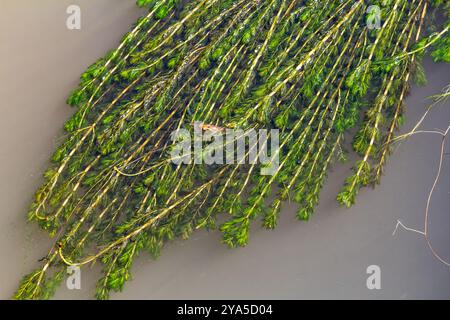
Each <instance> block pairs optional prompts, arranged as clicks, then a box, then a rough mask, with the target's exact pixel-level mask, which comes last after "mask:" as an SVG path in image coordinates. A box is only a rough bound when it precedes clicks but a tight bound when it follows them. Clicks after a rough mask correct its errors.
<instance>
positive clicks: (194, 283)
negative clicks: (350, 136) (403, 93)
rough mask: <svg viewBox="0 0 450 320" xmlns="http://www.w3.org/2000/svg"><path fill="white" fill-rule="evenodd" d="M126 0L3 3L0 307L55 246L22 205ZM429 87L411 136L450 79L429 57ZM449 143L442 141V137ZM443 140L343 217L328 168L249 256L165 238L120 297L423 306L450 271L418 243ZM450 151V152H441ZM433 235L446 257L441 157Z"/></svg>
mask: <svg viewBox="0 0 450 320" xmlns="http://www.w3.org/2000/svg"><path fill="white" fill-rule="evenodd" d="M134 2H135V1H134V0H95V1H92V0H76V1H75V0H39V1H37V0H26V1H17V0H1V1H0V97H1V102H0V299H8V298H10V297H11V296H12V294H13V293H14V291H15V289H16V287H17V284H18V282H19V281H20V279H21V277H22V276H23V275H24V274H26V273H28V272H30V271H31V270H32V269H33V268H35V267H36V266H37V265H38V264H39V262H38V259H40V258H41V257H43V256H44V255H45V253H46V252H47V249H48V246H49V245H50V244H51V240H50V239H48V237H47V236H46V235H45V234H44V233H43V232H41V231H40V230H38V228H37V227H36V226H35V225H34V224H28V223H26V212H27V207H28V204H29V202H30V200H31V198H32V195H33V193H34V191H35V189H36V188H37V187H38V186H39V184H40V182H41V181H42V180H41V174H42V172H43V171H44V169H45V168H46V166H47V164H48V159H49V157H50V155H51V153H52V151H53V150H54V148H55V145H56V144H57V142H58V137H59V136H60V135H61V128H62V125H63V123H64V122H65V120H66V119H67V118H68V117H69V116H70V114H71V112H72V110H71V109H70V108H69V107H68V106H66V104H65V99H66V97H67V95H68V93H69V92H70V91H71V89H73V88H74V87H75V86H76V84H77V79H78V77H79V75H80V74H81V73H82V71H83V70H84V69H85V68H86V67H87V66H89V65H90V64H91V63H92V62H94V61H95V60H96V59H97V58H98V57H100V56H101V55H103V54H104V53H105V52H106V51H107V50H108V49H110V48H113V47H114V46H116V45H117V43H118V41H119V39H120V38H121V35H122V34H123V33H124V32H126V31H127V30H128V29H129V27H130V25H131V23H132V22H134V21H135V20H136V18H137V17H138V16H139V15H140V14H141V13H142V12H141V11H140V10H138V9H137V8H136V7H135V5H134ZM71 4H77V5H79V6H80V7H81V9H82V28H81V30H74V31H70V30H68V29H67V28H66V24H65V22H66V18H67V14H66V8H67V7H68V6H69V5H71ZM425 68H426V71H427V75H428V80H429V81H428V85H426V86H424V87H420V88H417V87H414V88H413V90H412V94H411V95H410V96H409V97H408V100H407V105H408V109H407V114H406V116H407V122H406V125H405V126H404V129H403V131H405V132H406V131H407V130H410V129H411V128H412V127H413V126H414V124H415V123H416V122H417V121H418V119H419V118H420V117H421V115H422V114H423V112H424V110H425V107H426V105H427V101H426V97H427V96H429V95H432V94H435V93H438V92H439V91H440V90H441V89H442V88H443V87H444V86H445V85H447V84H448V83H450V66H449V65H443V64H433V63H431V62H430V61H429V60H427V61H426V63H425ZM449 124H450V102H446V103H445V104H443V105H441V106H439V107H437V108H436V109H435V110H434V111H433V112H432V113H431V114H430V116H429V118H428V119H427V120H426V121H425V122H424V125H423V128H424V129H434V128H441V129H443V128H447V126H448V125H449ZM449 145H450V142H449ZM439 148H440V138H439V137H438V136H435V135H417V136H415V137H414V138H411V139H410V140H408V141H405V142H403V143H401V144H400V145H399V146H398V147H397V148H396V149H397V150H396V152H395V153H394V155H393V156H392V157H391V158H390V160H389V162H388V165H387V167H386V176H385V177H384V179H383V180H382V184H381V186H379V187H378V188H376V189H375V190H369V189H367V190H363V191H362V192H361V194H360V196H359V198H358V203H357V204H356V205H355V206H354V207H353V208H351V209H344V208H341V207H339V206H338V205H337V204H336V201H335V200H334V199H335V196H336V194H337V191H338V190H339V188H340V186H341V184H342V181H343V180H344V178H345V177H346V175H348V174H349V165H348V164H345V165H336V166H335V168H334V169H333V171H332V172H331V174H330V177H329V180H328V183H327V185H326V187H325V189H324V190H323V192H322V198H321V203H320V206H319V208H318V209H317V211H316V213H315V215H314V216H313V218H312V219H311V221H310V222H309V223H301V222H298V221H296V219H295V218H294V213H295V209H296V208H295V206H294V205H291V204H287V205H286V206H285V208H284V210H283V212H282V215H281V216H282V218H281V221H280V224H279V226H278V228H277V229H276V230H275V231H266V230H263V229H260V228H259V226H258V225H255V227H254V228H253V229H254V230H253V232H252V233H251V239H250V244H249V245H248V246H247V247H246V248H240V249H234V250H229V249H227V248H226V247H225V246H224V245H222V244H221V243H220V234H219V233H218V232H209V233H208V232H204V231H202V232H197V233H195V234H194V235H193V236H192V238H191V239H190V240H187V241H175V242H173V243H171V244H169V245H168V246H167V247H166V248H165V249H164V251H163V254H162V256H161V258H160V259H159V260H158V261H152V260H151V259H150V258H149V257H147V256H146V255H142V256H141V257H140V258H139V259H138V260H137V261H136V262H135V265H134V267H133V280H132V281H130V282H129V283H128V284H127V285H126V287H125V290H124V292H123V293H120V294H113V296H112V298H116V299H221V298H223V299H227V298H233V299H299V298H306V299H309V298H312V299H316V298H337V299H342V298H356V299H358V298H362V299H382V298H385V299H411V298H418V299H429V298H450V267H446V266H444V265H443V264H442V263H440V262H438V261H437V260H436V259H434V258H433V256H432V254H431V252H430V250H429V249H428V247H427V245H426V242H425V240H424V238H423V237H422V236H421V235H420V234H418V233H414V232H408V231H405V230H403V229H400V230H399V231H398V232H397V234H396V235H395V236H393V235H392V232H393V230H394V228H395V225H396V222H397V220H398V219H400V220H401V221H402V222H403V223H404V224H406V225H407V226H408V227H411V228H415V229H423V219H424V210H425V204H426V200H427V195H428V192H429V190H430V188H431V185H432V183H433V180H434V177H435V174H436V170H437V164H438V160H439V157H438V156H439V154H438V152H439ZM447 152H450V147H447ZM430 214H431V217H430V237H431V240H432V241H433V245H434V246H435V248H436V249H437V250H438V252H439V253H440V254H441V255H442V256H443V257H446V258H447V259H448V260H450V246H449V245H448V244H449V243H450V156H447V157H446V159H445V161H444V165H443V173H442V176H441V179H440V181H439V183H438V186H437V190H436V192H435V194H434V197H433V202H432V205H431V208H430ZM370 265H377V266H379V267H380V270H381V289H380V290H377V289H374V290H369V289H368V288H367V286H366V279H367V277H368V276H369V275H368V274H367V273H366V270H367V267H368V266H370ZM81 275H82V281H81V290H68V289H67V288H66V287H65V285H63V286H62V287H61V288H60V289H59V290H58V292H57V294H56V298H58V299H89V298H92V297H93V295H94V288H95V280H96V277H97V276H98V275H99V268H98V267H97V266H94V267H93V268H90V269H88V268H86V269H82V274H81Z"/></svg>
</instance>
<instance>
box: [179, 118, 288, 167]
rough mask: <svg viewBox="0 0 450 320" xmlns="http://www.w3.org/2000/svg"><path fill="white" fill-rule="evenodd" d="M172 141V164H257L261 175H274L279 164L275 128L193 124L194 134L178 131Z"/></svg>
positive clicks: (277, 131) (277, 138)
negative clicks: (233, 127)
mask: <svg viewBox="0 0 450 320" xmlns="http://www.w3.org/2000/svg"><path fill="white" fill-rule="evenodd" d="M171 139H172V142H173V143H174V144H173V146H172V148H171V151H170V156H171V161H172V162H173V163H175V164H177V165H181V164H191V163H194V164H206V165H214V164H219V165H220V164H238V165H240V164H260V165H261V166H262V167H261V175H273V174H274V173H275V172H276V170H277V169H278V167H279V163H280V161H279V154H280V146H279V130H278V129H271V130H267V129H260V130H255V129H249V130H247V131H244V130H242V129H228V128H221V127H217V126H214V125H208V124H204V123H202V122H195V123H194V130H193V134H192V133H191V131H189V130H188V129H178V130H176V131H174V132H172V134H171ZM269 146H270V148H269ZM269 149H270V152H269Z"/></svg>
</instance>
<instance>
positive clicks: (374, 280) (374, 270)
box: [366, 264, 381, 290]
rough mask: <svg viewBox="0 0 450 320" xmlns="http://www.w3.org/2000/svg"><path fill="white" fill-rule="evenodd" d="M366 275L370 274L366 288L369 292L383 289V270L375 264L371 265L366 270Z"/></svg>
mask: <svg viewBox="0 0 450 320" xmlns="http://www.w3.org/2000/svg"><path fill="white" fill-rule="evenodd" d="M366 273H367V274H369V277H367V280H366V286H367V289H369V290H374V289H376V290H380V289H381V268H380V266H377V265H375V264H373V265H370V266H368V267H367V269H366Z"/></svg>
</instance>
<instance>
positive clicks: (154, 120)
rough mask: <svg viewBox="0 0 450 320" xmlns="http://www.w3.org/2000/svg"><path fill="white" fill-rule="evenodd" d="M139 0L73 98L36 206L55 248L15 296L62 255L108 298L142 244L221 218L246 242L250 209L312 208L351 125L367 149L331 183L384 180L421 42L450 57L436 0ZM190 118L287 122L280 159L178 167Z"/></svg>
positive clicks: (48, 289)
mask: <svg viewBox="0 0 450 320" xmlns="http://www.w3.org/2000/svg"><path fill="white" fill-rule="evenodd" d="M137 2H138V5H139V6H141V7H147V8H148V10H149V12H148V14H147V15H146V16H145V17H142V18H141V19H139V20H138V22H137V23H136V25H135V26H134V28H133V29H132V31H130V32H129V33H127V34H126V35H125V36H124V38H123V39H122V42H121V44H120V45H119V46H118V47H117V48H116V49H115V50H112V51H111V52H109V53H108V54H107V55H106V56H105V57H103V58H102V59H100V60H98V61H97V62H96V63H95V64H93V65H92V66H91V67H89V68H88V69H87V71H86V72H85V73H84V74H83V75H82V76H81V82H80V86H79V87H78V88H77V89H75V90H74V91H73V93H72V94H71V95H70V97H69V99H68V104H70V105H72V106H74V107H77V110H76V112H75V114H74V115H73V116H72V117H71V119H70V120H69V121H67V123H66V124H65V131H66V136H65V141H64V142H63V143H62V144H61V145H60V146H59V148H58V149H57V150H56V152H55V153H54V155H53V158H52V164H51V165H50V168H49V169H48V170H47V171H46V172H45V179H46V180H45V183H44V184H43V185H42V186H41V187H40V188H39V190H38V191H37V193H36V195H35V199H34V202H33V203H32V205H31V209H30V211H29V219H30V220H32V221H36V222H37V223H39V225H40V226H41V227H42V228H43V229H45V230H47V231H48V232H49V234H50V235H51V236H54V237H56V241H55V246H53V247H52V248H51V249H50V251H49V253H48V255H47V256H46V258H45V260H44V262H43V266H42V267H41V268H39V269H38V270H36V271H34V272H32V273H30V274H29V275H27V276H26V277H25V278H24V279H23V281H22V283H21V284H20V287H19V289H18V290H17V293H16V295H15V298H17V299H43V298H49V297H50V296H51V294H52V293H53V292H54V290H55V288H56V287H57V285H58V283H59V282H60V281H61V280H62V279H63V277H64V274H65V268H66V267H67V265H72V266H82V265H85V264H90V263H94V262H99V263H101V264H102V265H103V277H102V278H101V279H100V280H99V282H98V286H97V292H96V295H97V298H99V299H106V298H108V297H109V293H110V291H111V290H114V291H117V290H121V289H122V288H123V286H124V283H125V281H126V280H128V279H129V278H130V269H131V265H132V263H133V260H134V258H135V257H136V256H137V255H139V253H140V252H142V251H148V252H150V253H151V255H153V256H155V257H157V256H158V255H159V253H160V250H161V248H162V247H163V245H164V243H165V242H167V241H168V240H172V239H174V238H176V237H182V238H188V237H189V235H190V234H191V233H192V232H193V231H194V230H196V229H199V228H216V227H218V228H219V229H220V231H221V232H222V233H223V241H224V243H226V244H227V245H229V246H230V247H234V246H244V245H246V244H247V242H248V239H249V227H250V223H251V222H252V221H253V220H255V219H257V218H258V219H261V221H262V224H263V225H264V227H266V228H274V227H275V226H276V224H277V220H278V216H279V213H280V209H281V206H282V204H283V202H284V201H285V200H287V199H291V200H293V201H295V202H297V203H298V204H299V209H298V213H297V215H298V218H299V219H301V220H308V219H309V218H310V217H311V215H312V213H313V211H314V208H315V206H316V205H317V204H318V202H319V195H320V191H321V188H322V186H323V184H324V182H325V180H326V177H327V172H328V169H329V167H330V166H331V164H332V163H333V161H334V160H335V159H336V158H338V157H344V156H345V155H344V152H343V144H344V140H345V139H348V138H349V137H350V136H351V135H352V132H355V131H354V130H351V129H352V128H357V130H356V133H355V134H354V137H353V148H354V149H355V151H356V152H357V153H359V154H360V155H361V158H360V160H359V161H358V162H357V163H356V164H355V166H354V173H353V175H352V176H351V177H349V178H348V179H347V181H346V183H345V186H344V188H343V190H342V191H341V192H340V194H339V195H338V201H339V202H340V203H342V204H344V205H346V206H350V205H352V204H353V203H354V202H355V199H356V196H357V193H358V191H359V190H360V188H361V187H363V186H368V185H374V184H375V183H378V182H379V180H380V177H381V175H382V173H383V168H384V164H385V163H386V158H387V156H388V155H389V154H390V151H391V149H390V147H391V142H392V141H394V140H395V131H396V129H397V128H398V127H399V126H400V125H401V123H402V122H403V111H404V104H403V100H404V98H405V96H406V95H407V93H408V91H409V86H410V83H411V80H412V79H413V78H414V79H416V80H417V81H418V82H423V81H424V73H423V69H422V67H421V64H420V61H421V59H422V56H423V54H424V52H425V50H426V49H431V51H432V56H433V58H434V59H435V60H436V61H446V62H449V52H450V40H449V39H450V38H449V35H448V34H449V32H448V31H449V27H450V23H448V22H447V23H446V24H445V25H444V26H443V27H442V29H440V30H438V31H436V28H437V27H436V26H435V25H434V22H433V21H434V19H433V12H434V11H438V12H440V13H444V14H447V15H448V13H449V7H448V3H446V4H442V3H441V2H442V1H431V2H430V1H428V0H408V1H407V0H389V1H386V0H385V1H364V0H356V1H355V0H344V1H336V0H323V1H316V0H302V1H301V0H189V1H188V0H138V1H137ZM370 5H378V6H379V7H380V8H381V17H380V19H381V25H380V28H379V29H370V28H368V27H367V23H366V19H367V13H366V12H367V11H366V10H367V7H368V6H370ZM371 18H373V17H371ZM196 121H199V122H203V123H206V124H208V125H210V126H211V127H215V128H239V129H243V130H248V129H272V128H277V129H279V130H280V141H279V142H280V143H279V144H280V163H279V166H278V167H277V169H276V170H275V171H274V172H273V174H272V175H269V176H263V175H260V174H259V169H260V167H261V165H260V164H247V165H245V164H243V165H237V164H223V165H213V166H206V165H198V164H194V163H191V164H182V165H175V164H174V163H173V162H171V161H169V160H170V156H169V153H170V151H171V149H172V147H173V144H172V141H171V133H172V132H173V131H175V130H177V129H180V128H183V127H186V128H192V124H193V123H194V122H196ZM346 133H347V134H346ZM348 133H350V134H348ZM275 190H276V191H275ZM222 213H225V214H228V220H227V221H226V222H224V223H222V224H220V225H219V226H217V224H218V222H217V217H218V215H219V214H222Z"/></svg>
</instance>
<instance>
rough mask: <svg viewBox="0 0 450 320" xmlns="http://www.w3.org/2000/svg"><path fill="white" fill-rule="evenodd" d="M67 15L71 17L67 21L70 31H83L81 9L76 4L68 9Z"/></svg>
mask: <svg viewBox="0 0 450 320" xmlns="http://www.w3.org/2000/svg"><path fill="white" fill-rule="evenodd" d="M66 13H67V14H68V15H69V16H68V17H67V20H66V27H67V29H69V30H80V29H81V8H80V6H77V5H75V4H72V5H70V6H68V7H67V9H66Z"/></svg>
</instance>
